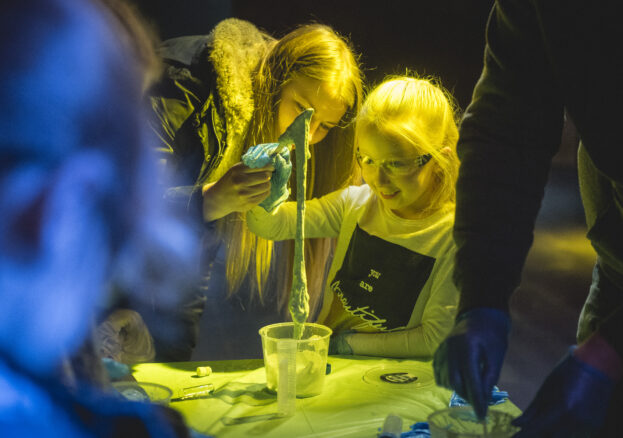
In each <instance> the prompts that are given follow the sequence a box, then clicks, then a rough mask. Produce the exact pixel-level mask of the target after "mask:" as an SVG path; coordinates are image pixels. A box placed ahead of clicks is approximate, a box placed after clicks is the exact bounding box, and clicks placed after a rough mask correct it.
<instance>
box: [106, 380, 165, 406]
mask: <svg viewBox="0 0 623 438" xmlns="http://www.w3.org/2000/svg"><path fill="white" fill-rule="evenodd" d="M112 386H113V388H114V389H115V390H116V391H117V392H118V393H119V394H121V395H122V396H123V397H124V398H125V399H126V400H130V401H137V402H146V403H157V404H160V405H166V404H169V401H171V396H172V395H173V392H172V391H171V390H170V389H169V388H167V387H166V386H163V385H159V384H157V383H151V382H114V383H113V384H112Z"/></svg>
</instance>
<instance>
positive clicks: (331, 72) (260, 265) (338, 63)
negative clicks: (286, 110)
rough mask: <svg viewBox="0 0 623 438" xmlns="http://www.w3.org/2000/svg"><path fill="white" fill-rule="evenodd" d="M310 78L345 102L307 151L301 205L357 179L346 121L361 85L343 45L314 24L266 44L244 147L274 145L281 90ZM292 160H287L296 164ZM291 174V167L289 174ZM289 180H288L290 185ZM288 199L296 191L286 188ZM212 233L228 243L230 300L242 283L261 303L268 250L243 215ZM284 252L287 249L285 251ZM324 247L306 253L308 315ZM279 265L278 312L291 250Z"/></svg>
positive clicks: (312, 245)
mask: <svg viewBox="0 0 623 438" xmlns="http://www.w3.org/2000/svg"><path fill="white" fill-rule="evenodd" d="M300 77H305V78H310V79H315V80H319V81H322V82H324V83H327V84H329V85H330V88H331V89H332V90H333V92H334V95H335V96H336V97H338V98H339V99H340V100H342V101H343V102H344V104H345V105H346V107H347V110H346V113H345V114H344V116H343V117H342V120H341V121H340V126H339V127H337V128H334V129H332V130H331V131H329V133H328V134H327V135H326V137H325V138H324V139H323V140H322V141H320V142H319V143H317V144H315V145H312V146H311V147H310V150H311V159H310V162H309V170H308V181H307V188H308V190H307V193H306V194H305V196H306V198H307V199H310V198H312V197H318V196H322V195H324V194H326V193H329V192H331V191H333V190H337V189H338V188H341V187H344V186H346V185H348V184H349V183H350V182H351V181H352V180H353V178H355V177H356V175H357V172H356V166H355V160H354V153H353V147H352V145H353V144H354V126H353V123H352V121H353V119H354V117H355V115H356V114H357V112H358V110H359V108H360V106H361V101H362V95H363V91H362V89H363V79H362V73H361V70H360V68H359V63H358V59H357V57H356V56H355V55H354V54H353V50H352V48H351V46H350V44H349V42H348V41H347V40H346V39H345V38H344V37H342V36H340V35H338V34H337V33H336V32H335V31H334V30H333V29H331V28H330V27H328V26H325V25H321V24H308V25H303V26H300V27H298V28H297V29H295V30H294V31H292V32H290V33H288V34H287V35H285V36H284V37H283V38H281V39H279V40H277V41H276V42H274V43H273V45H272V46H271V48H270V49H269V50H268V52H267V53H266V55H265V56H264V58H263V59H262V60H261V62H260V65H259V67H258V71H257V74H256V76H255V78H254V80H255V82H254V91H255V109H254V113H253V117H252V119H251V123H250V127H249V130H248V132H247V135H246V137H245V150H246V149H248V148H249V147H251V146H253V145H256V144H260V143H266V142H271V141H275V140H276V138H277V137H278V134H279V133H276V132H274V130H275V115H276V112H277V107H278V105H279V98H280V95H281V90H282V89H283V87H284V86H285V85H286V84H288V83H289V82H290V81H292V80H294V79H296V78H300ZM295 159H296V157H293V160H295ZM293 167H294V166H293ZM294 177H295V175H293V178H294ZM291 191H292V192H293V194H292V196H293V197H295V196H296V193H295V185H292V190H291ZM218 230H219V232H220V234H221V236H222V237H223V240H224V242H227V257H226V265H227V267H226V275H227V279H228V293H229V294H230V295H231V294H233V293H235V292H236V291H237V290H238V288H239V287H240V285H241V284H242V282H243V280H244V279H245V278H247V276H249V278H250V279H251V280H252V282H253V284H252V285H253V286H254V287H253V288H254V289H255V290H257V292H258V295H259V298H260V299H262V288H263V286H264V285H265V284H266V280H267V278H268V274H269V270H270V262H271V258H272V254H273V242H271V241H267V240H264V239H261V238H258V237H257V236H255V235H254V234H252V233H250V232H249V231H248V229H247V227H246V224H245V215H244V214H239V213H233V214H230V215H228V216H227V217H225V218H223V220H220V221H219V222H218ZM286 245H288V244H286ZM330 249H331V244H330V241H329V239H309V240H308V243H307V245H306V261H307V273H308V284H309V289H310V308H311V309H314V308H315V304H316V303H317V301H318V297H319V295H320V294H319V292H320V290H321V286H322V281H323V279H324V273H325V271H324V270H325V265H326V260H327V258H328V256H329V252H330ZM284 252H285V253H286V254H285V255H284V256H285V257H283V258H285V260H283V259H282V260H280V261H279V262H280V263H279V270H278V271H279V272H278V275H279V276H278V278H277V279H278V283H279V285H278V289H279V293H280V295H279V297H280V299H279V300H278V301H279V306H280V307H282V308H283V307H285V304H286V303H287V299H286V294H287V293H288V292H289V285H290V283H291V266H292V257H291V249H289V248H287V249H286V251H284Z"/></svg>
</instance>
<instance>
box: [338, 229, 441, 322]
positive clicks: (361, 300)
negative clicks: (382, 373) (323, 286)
mask: <svg viewBox="0 0 623 438" xmlns="http://www.w3.org/2000/svg"><path fill="white" fill-rule="evenodd" d="M434 264H435V259H434V258H433V257H429V256H426V255H423V254H419V253H417V252H414V251H411V250H409V249H407V248H404V247H402V246H400V245H397V244H395V243H391V242H388V241H386V240H383V239H381V238H379V237H376V236H372V235H370V234H368V233H367V232H365V231H364V230H362V229H361V228H359V225H357V227H356V228H355V231H354V232H353V235H352V236H351V239H350V243H349V245H348V249H347V250H346V254H345V256H344V261H343V263H342V266H341V268H340V269H339V271H338V272H337V273H336V275H335V278H334V279H333V283H331V289H332V290H333V292H334V293H335V294H336V295H337V297H338V298H339V299H340V300H341V301H342V304H343V305H344V308H345V310H346V311H347V312H349V313H350V314H352V315H354V316H358V317H360V318H362V319H363V320H365V321H367V322H369V323H370V325H371V326H372V327H374V328H376V329H378V330H380V331H391V330H399V329H404V328H405V327H406V325H407V323H408V322H409V319H410V318H411V313H412V312H413V307H414V306H415V302H416V301H417V299H418V297H419V295H420V292H421V291H422V288H423V287H424V284H426V281H427V280H428V277H429V276H430V274H431V272H432V270H433V266H434Z"/></svg>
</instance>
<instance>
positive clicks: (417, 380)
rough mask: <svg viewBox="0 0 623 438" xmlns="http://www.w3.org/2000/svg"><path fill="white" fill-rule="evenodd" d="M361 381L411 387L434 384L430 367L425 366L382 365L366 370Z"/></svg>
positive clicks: (396, 386) (380, 384)
mask: <svg viewBox="0 0 623 438" xmlns="http://www.w3.org/2000/svg"><path fill="white" fill-rule="evenodd" d="M363 381H364V382H366V383H369V384H371V385H375V386H384V387H388V388H389V387H392V388H405V389H407V388H410V389H413V388H421V387H424V386H430V385H434V384H435V377H434V376H433V372H432V370H431V369H430V367H426V366H421V367H420V366H417V364H405V365H383V366H380V367H375V368H371V369H369V370H368V371H366V373H365V374H364V375H363Z"/></svg>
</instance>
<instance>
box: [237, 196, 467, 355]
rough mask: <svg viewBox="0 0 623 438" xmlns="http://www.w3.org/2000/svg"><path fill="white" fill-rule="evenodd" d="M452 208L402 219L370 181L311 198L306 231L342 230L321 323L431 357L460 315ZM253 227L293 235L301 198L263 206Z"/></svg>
mask: <svg viewBox="0 0 623 438" xmlns="http://www.w3.org/2000/svg"><path fill="white" fill-rule="evenodd" d="M453 221H454V213H453V210H452V209H451V208H448V209H445V210H441V211H437V212H435V213H433V214H432V215H430V216H428V217H426V218H424V219H403V218H400V217H398V216H396V215H395V214H394V213H392V212H391V211H390V210H389V209H387V208H385V207H384V206H383V204H382V203H381V202H380V201H379V200H378V199H377V197H376V195H375V194H374V193H373V192H372V191H371V189H370V188H369V187H368V186H367V185H363V186H351V187H348V188H346V189H343V190H339V191H336V192H333V193H330V194H328V195H326V196H323V197H322V198H318V199H312V200H310V201H307V202H306V211H305V237H306V238H314V237H337V245H336V249H335V254H334V257H333V262H332V264H331V268H330V270H329V274H328V281H327V285H326V287H325V291H324V296H323V300H322V307H321V310H320V313H319V316H318V321H317V322H318V323H320V324H325V325H327V326H329V327H330V328H332V329H333V330H334V331H335V332H339V331H342V330H355V331H356V332H357V333H353V334H350V335H347V337H346V340H347V342H348V344H349V345H350V346H351V348H352V350H353V353H354V354H359V355H370V356H385V357H431V356H432V355H433V353H434V352H435V350H436V348H437V346H438V345H439V343H440V342H441V341H442V340H443V339H444V338H445V336H446V335H447V334H448V332H449V331H450V329H451V328H452V325H453V322H454V316H455V312H456V307H457V304H458V298H459V293H458V291H457V289H456V287H455V286H454V284H453V282H452V269H453V263H454V255H455V246H454V241H453V238H452V226H453ZM247 224H248V226H249V229H250V230H251V231H253V232H254V233H256V234H257V235H259V236H261V237H264V238H266V239H271V240H286V239H292V238H294V235H295V229H296V203H295V202H286V203H284V204H282V205H281V206H280V207H278V208H277V209H275V210H273V211H272V212H271V213H267V212H266V211H265V210H264V209H263V208H261V207H256V208H254V209H252V210H251V211H250V212H249V213H248V214H247Z"/></svg>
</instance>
